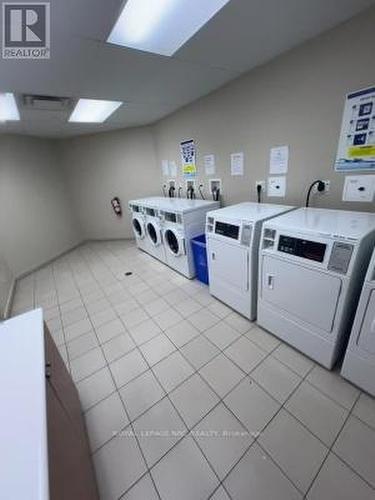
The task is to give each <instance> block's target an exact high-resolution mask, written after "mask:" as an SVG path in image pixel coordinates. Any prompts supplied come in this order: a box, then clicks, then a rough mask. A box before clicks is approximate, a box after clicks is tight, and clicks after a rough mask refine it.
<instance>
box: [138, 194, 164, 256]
mask: <svg viewBox="0 0 375 500" xmlns="http://www.w3.org/2000/svg"><path fill="white" fill-rule="evenodd" d="M161 200H164V198H149V199H147V200H145V201H144V202H143V213H144V217H145V232H146V251H147V252H148V253H149V254H150V255H152V256H153V257H155V258H156V259H159V260H161V261H162V262H166V256H165V248H164V245H163V230H162V223H161V218H160V204H161Z"/></svg>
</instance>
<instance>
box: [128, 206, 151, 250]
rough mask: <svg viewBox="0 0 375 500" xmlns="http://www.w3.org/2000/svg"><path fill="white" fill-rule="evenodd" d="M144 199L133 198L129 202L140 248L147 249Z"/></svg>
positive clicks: (133, 227)
mask: <svg viewBox="0 0 375 500" xmlns="http://www.w3.org/2000/svg"><path fill="white" fill-rule="evenodd" d="M143 202H144V200H132V201H130V202H129V210H130V213H131V217H132V229H133V233H134V237H135V241H136V243H137V247H138V248H139V249H140V250H143V251H147V240H146V227H145V217H144V214H143Z"/></svg>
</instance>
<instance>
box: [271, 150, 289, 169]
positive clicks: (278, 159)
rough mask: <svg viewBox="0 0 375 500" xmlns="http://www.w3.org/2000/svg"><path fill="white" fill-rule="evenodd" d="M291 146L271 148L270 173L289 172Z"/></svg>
mask: <svg viewBox="0 0 375 500" xmlns="http://www.w3.org/2000/svg"><path fill="white" fill-rule="evenodd" d="M288 163H289V146H278V147H276V148H271V153H270V174H271V175H281V174H286V173H288Z"/></svg>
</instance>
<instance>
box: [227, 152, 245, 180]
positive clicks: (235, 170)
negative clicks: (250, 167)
mask: <svg viewBox="0 0 375 500" xmlns="http://www.w3.org/2000/svg"><path fill="white" fill-rule="evenodd" d="M230 171H231V175H243V171H244V154H243V153H232V154H231V155H230Z"/></svg>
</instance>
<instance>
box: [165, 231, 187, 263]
mask: <svg viewBox="0 0 375 500" xmlns="http://www.w3.org/2000/svg"><path fill="white" fill-rule="evenodd" d="M164 242H165V246H166V249H167V250H168V252H169V253H170V254H171V255H174V256H175V257H179V256H180V255H185V253H186V252H185V239H184V238H183V237H182V236H181V235H180V234H179V233H178V232H177V231H174V230H173V229H166V230H165V231H164Z"/></svg>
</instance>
